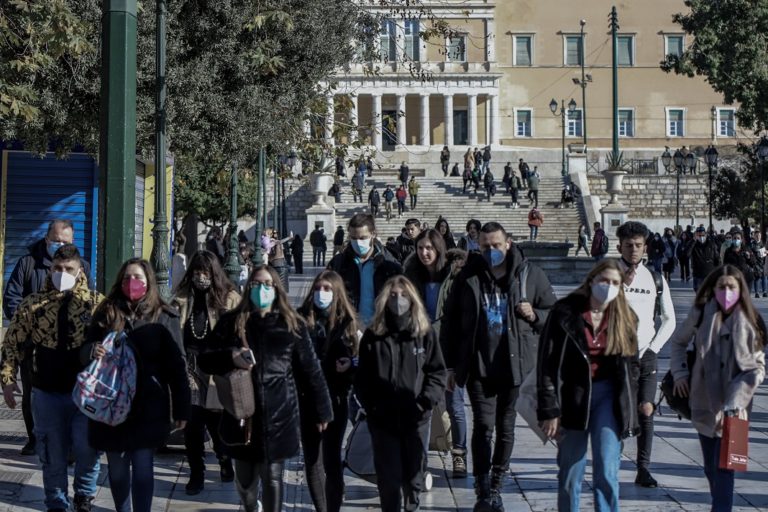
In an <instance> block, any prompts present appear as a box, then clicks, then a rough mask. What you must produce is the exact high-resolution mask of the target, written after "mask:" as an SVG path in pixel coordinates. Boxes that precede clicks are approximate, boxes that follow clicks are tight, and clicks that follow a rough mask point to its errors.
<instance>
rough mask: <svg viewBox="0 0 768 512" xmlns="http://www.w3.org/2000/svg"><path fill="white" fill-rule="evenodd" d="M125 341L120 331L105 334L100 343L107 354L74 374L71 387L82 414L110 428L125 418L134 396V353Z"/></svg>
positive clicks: (124, 336)
mask: <svg viewBox="0 0 768 512" xmlns="http://www.w3.org/2000/svg"><path fill="white" fill-rule="evenodd" d="M127 340H128V337H127V336H126V335H125V333H124V332H120V333H117V332H115V331H112V332H110V333H109V334H107V337H106V338H104V340H103V341H102V342H101V344H102V346H103V347H104V348H105V349H106V351H107V353H106V354H105V355H104V357H102V358H101V359H94V360H93V361H92V362H91V364H89V365H88V367H87V368H86V369H85V370H83V371H82V372H80V373H79V374H78V376H77V383H76V384H75V389H74V390H72V400H74V402H75V405H76V406H77V408H78V409H80V411H81V412H82V413H83V414H84V415H86V416H87V417H88V418H90V419H92V420H94V421H98V422H99V423H106V424H107V425H110V426H113V427H114V426H115V425H119V424H121V423H123V422H124V421H125V420H126V418H128V414H129V413H130V412H131V403H132V402H133V398H134V396H136V374H137V369H136V356H135V354H134V352H133V349H131V347H130V346H128V343H127Z"/></svg>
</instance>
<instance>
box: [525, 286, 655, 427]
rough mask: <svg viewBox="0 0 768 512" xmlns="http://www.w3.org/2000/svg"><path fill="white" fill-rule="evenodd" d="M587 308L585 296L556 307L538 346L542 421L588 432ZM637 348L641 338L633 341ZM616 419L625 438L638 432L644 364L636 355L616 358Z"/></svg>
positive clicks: (571, 298) (563, 302)
mask: <svg viewBox="0 0 768 512" xmlns="http://www.w3.org/2000/svg"><path fill="white" fill-rule="evenodd" d="M588 305H589V299H588V298H587V297H586V296H584V295H576V294H571V295H569V296H567V297H565V298H563V299H561V300H559V301H558V302H557V304H555V306H554V307H553V308H552V310H551V311H550V314H549V320H548V321H547V325H546V327H545V329H544V333H543V334H542V336H541V340H540V344H539V363H538V365H537V368H536V370H537V375H536V376H537V387H538V418H539V420H540V421H543V420H550V419H554V418H560V424H561V425H562V427H563V428H566V429H569V430H587V427H588V425H589V408H590V397H591V396H592V376H591V371H592V370H591V367H590V360H589V352H588V349H587V339H586V336H585V335H584V329H585V327H586V323H585V322H584V319H583V318H582V316H581V315H582V313H583V312H584V311H585V309H586V308H587V307H589V306H588ZM634 344H635V347H637V339H635V340H634ZM614 358H615V360H614V364H615V367H616V369H617V371H616V374H615V377H614V379H615V380H614V390H615V393H614V401H615V402H614V407H613V410H614V414H615V415H616V419H617V420H618V424H619V429H620V435H621V437H622V438H626V437H631V436H634V435H636V434H637V433H638V430H639V423H638V411H637V378H638V376H639V374H640V362H639V360H638V357H637V354H635V355H634V356H630V357H623V356H614Z"/></svg>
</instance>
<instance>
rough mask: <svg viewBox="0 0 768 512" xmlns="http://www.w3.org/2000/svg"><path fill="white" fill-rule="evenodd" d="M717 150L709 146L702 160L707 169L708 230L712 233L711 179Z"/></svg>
mask: <svg viewBox="0 0 768 512" xmlns="http://www.w3.org/2000/svg"><path fill="white" fill-rule="evenodd" d="M717 157H718V153H717V148H715V146H712V145H710V146H709V147H708V148H707V150H706V151H704V159H705V160H706V162H707V169H708V170H709V230H710V232H712V231H713V230H714V226H713V224H712V178H713V173H714V172H715V169H716V168H717Z"/></svg>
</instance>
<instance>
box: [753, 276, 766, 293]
mask: <svg viewBox="0 0 768 512" xmlns="http://www.w3.org/2000/svg"><path fill="white" fill-rule="evenodd" d="M757 283H760V287H761V288H762V289H763V292H762V293H765V276H759V277H755V280H754V281H752V286H753V287H754V292H755V293H757Z"/></svg>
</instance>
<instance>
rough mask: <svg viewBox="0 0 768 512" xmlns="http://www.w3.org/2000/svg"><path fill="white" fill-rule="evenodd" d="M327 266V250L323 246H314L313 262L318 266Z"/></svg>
mask: <svg viewBox="0 0 768 512" xmlns="http://www.w3.org/2000/svg"><path fill="white" fill-rule="evenodd" d="M321 261H322V266H325V251H324V250H323V248H322V247H313V248H312V264H313V265H314V266H316V267H319V266H321Z"/></svg>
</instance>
